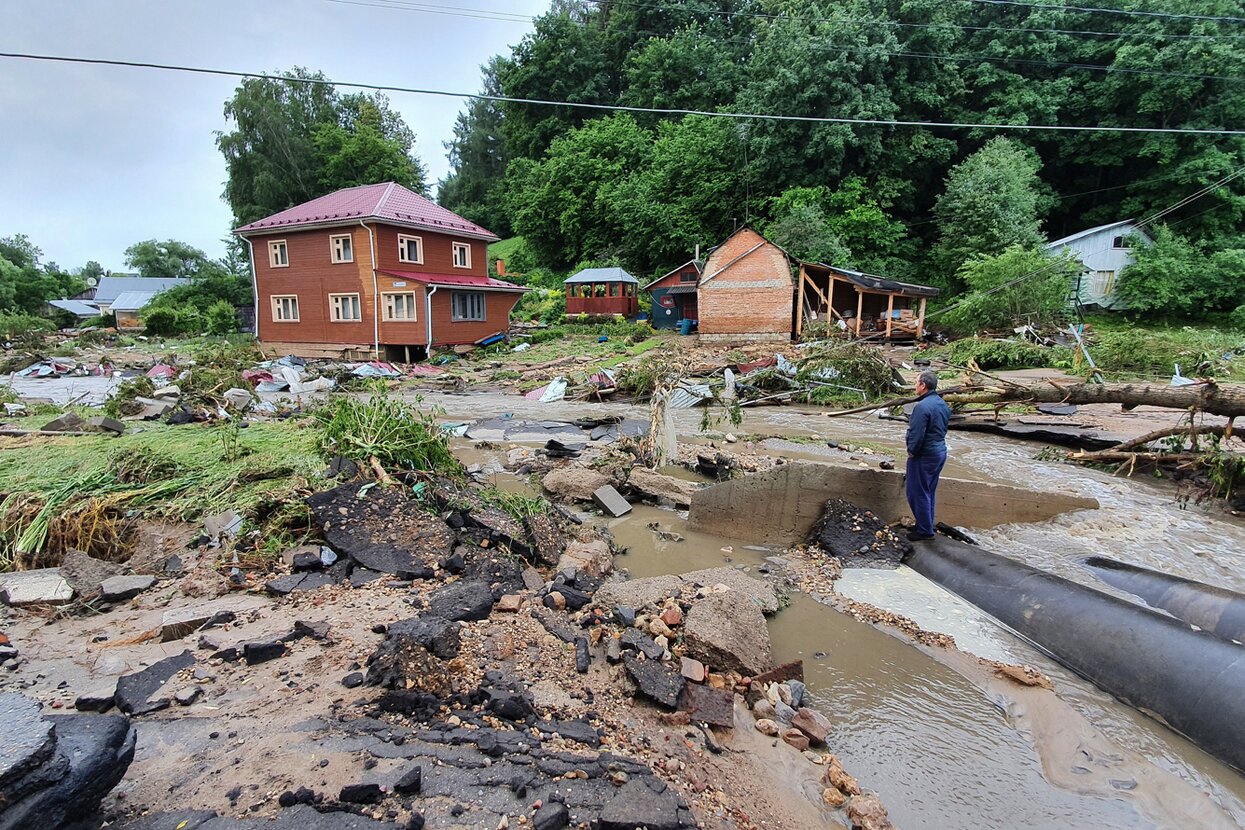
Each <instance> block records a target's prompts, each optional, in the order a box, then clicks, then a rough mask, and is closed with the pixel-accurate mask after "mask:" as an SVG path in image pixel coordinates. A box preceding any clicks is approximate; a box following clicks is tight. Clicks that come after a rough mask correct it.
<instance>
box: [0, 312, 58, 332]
mask: <svg viewBox="0 0 1245 830" xmlns="http://www.w3.org/2000/svg"><path fill="white" fill-rule="evenodd" d="M55 329H56V324H55V323H53V322H52V321H51V320H48V319H47V318H45V317H39V316H36V315H34V314H26V313H24V312H21V311H13V312H7V311H0V336H3V337H5V338H6V339H16V338H23V337H27V336H30V335H35V336H37V335H40V334H42V333H43V332H47V331H54V330H55Z"/></svg>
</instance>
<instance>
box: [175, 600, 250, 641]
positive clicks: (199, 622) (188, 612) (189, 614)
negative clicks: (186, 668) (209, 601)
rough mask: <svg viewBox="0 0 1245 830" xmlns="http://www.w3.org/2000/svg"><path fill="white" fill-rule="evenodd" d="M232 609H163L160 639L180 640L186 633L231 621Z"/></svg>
mask: <svg viewBox="0 0 1245 830" xmlns="http://www.w3.org/2000/svg"><path fill="white" fill-rule="evenodd" d="M233 619H234V614H233V612H232V611H206V610H204V609H201V608H177V609H174V610H171V611H165V612H164V617H163V618H162V619H161V620H160V641H161V642H165V643H167V642H169V641H170V640H180V639H181V638H182V637H185V636H186V635H187V634H190V633H192V632H194V631H198V630H199V629H200V628H208V627H211V626H213V625H221V624H223V623H227V622H232V621H233Z"/></svg>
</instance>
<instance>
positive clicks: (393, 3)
mask: <svg viewBox="0 0 1245 830" xmlns="http://www.w3.org/2000/svg"><path fill="white" fill-rule="evenodd" d="M588 1H589V2H601V1H602V0H588ZM329 2H334V3H343V4H347V5H354V6H372V7H374V8H384V9H392V10H394V11H412V12H419V11H424V10H425V9H423V8H422V5H423V4H417V5H419V6H421V7H420V8H417V7H415V6H410V7H408V6H407V5H404V4H403V2H401V0H329ZM380 3H384V5H379V4H380ZM652 8H660V7H652ZM445 13H446V14H449V13H450V12H445ZM464 16H469V15H464ZM827 20H828V19H827ZM572 22H573V23H575V25H577V26H580V27H583V28H587V27H588V25H589V24H587V23H583V22H580V21H572ZM831 22H834V21H831ZM837 22H847V21H837ZM860 22H863V23H865V24H869V23H877V22H878V21H860ZM991 31H1011V30H1008V29H993V30H991ZM631 33H632V34H636V35H649V36H652V37H658V38H668V37H669V36H670V34H671V33H670V32H668V31H662V32H656V31H651V30H632V32H631ZM701 37H702V39H704V40H711V41H713V42H715V43H722V44H726V45H737V46H753V45H755V42H754V41H752V40H748V39H742V38H723V37H716V36H713V35H703V36H701ZM813 48H815V49H816V50H817V51H820V52H833V53H836V54H838V53H841V52H854V53H865V54H874V55H888V56H891V57H899V58H917V59H922V60H934V61H950V62H955V63H976V62H986V63H997V64H1020V65H1025V66H1043V67H1056V68H1059V69H1081V70H1085V71H1087V72H1104V73H1108V74H1124V75H1144V76H1149V77H1156V78H1185V79H1189V80H1201V81H1225V82H1228V83H1245V78H1238V77H1233V76H1229V75H1206V74H1199V73H1193V72H1168V71H1165V70H1161V69H1141V68H1137V67H1128V66H1104V65H1101V64H1095V63H1075V62H1070V61H1048V60H1037V59H1035V58H1016V57H1001V56H998V55H939V54H935V53H932V52H907V51H893V50H888V49H881V48H878V47H876V46H854V45H851V44H845V43H824V44H817V45H815V46H814V47H813Z"/></svg>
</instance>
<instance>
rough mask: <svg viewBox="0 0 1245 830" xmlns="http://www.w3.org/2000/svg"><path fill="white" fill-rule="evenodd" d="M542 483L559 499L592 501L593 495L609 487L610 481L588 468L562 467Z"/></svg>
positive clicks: (546, 477)
mask: <svg viewBox="0 0 1245 830" xmlns="http://www.w3.org/2000/svg"><path fill="white" fill-rule="evenodd" d="M540 483H541V486H542V487H544V488H545V490H546V491H547V492H549V493H552V494H553V495H555V496H557V497H558V498H562V499H573V500H575V501H590V500H591V499H592V494H593V493H595V492H596V491H597V490H599V489H601V488H602V487H605V486H607V485H608V484H609V483H610V480H609V479H608V478H606V477H605V476H604V475H603V474H601V473H598V472H597V471H596V470H590V469H588V468H587V467H561V468H559V469H557V470H553V471H551V472H550V473H549V474H548V475H546V476H545V477H544V479H542V480H541V482H540Z"/></svg>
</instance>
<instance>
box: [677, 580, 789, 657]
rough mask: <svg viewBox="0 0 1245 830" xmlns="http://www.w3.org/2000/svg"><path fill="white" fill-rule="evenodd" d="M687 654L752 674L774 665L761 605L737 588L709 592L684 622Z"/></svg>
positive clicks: (694, 606)
mask: <svg viewBox="0 0 1245 830" xmlns="http://www.w3.org/2000/svg"><path fill="white" fill-rule="evenodd" d="M683 642H684V644H685V645H686V647H687V652H686V653H687V655H688V656H689V657H694V658H696V659H697V660H700V661H701V662H703V663H706V664H707V665H710V666H712V667H713V668H714V669H715V670H718V671H721V670H735V671H738V672H740V673H742V674H745V675H755V674H759V673H760V672H763V671H765V670H766V669H769V668H771V667H772V666H773V663H774V661H773V656H772V652H771V648H770V639H769V630H768V628H767V627H766V624H765V617H764V616H763V615H762V613H761V609H760V607H759V606H758V605H757V604H756V603H754V602H753V601H752V600H751V599H750V598H749V597H747V596H745V595H744V594H742V593H740V592H738V591H727V592H725V593H720V594H710V595H709V596H707V597H704V598H703V599H701V600H699V601H698V602H697V603H696V604H695V605H693V606H692V610H691V611H690V612H688V615H687V619H686V620H685V621H684V624H683Z"/></svg>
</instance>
